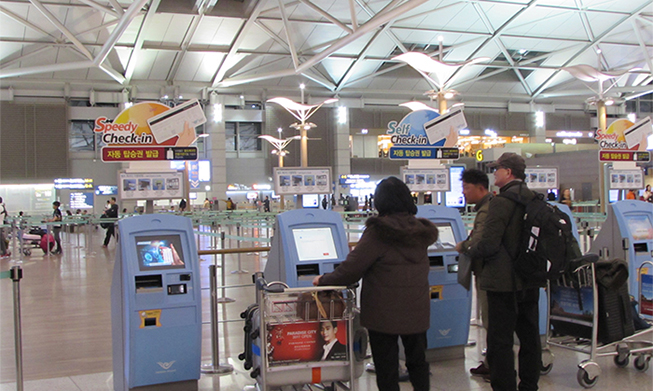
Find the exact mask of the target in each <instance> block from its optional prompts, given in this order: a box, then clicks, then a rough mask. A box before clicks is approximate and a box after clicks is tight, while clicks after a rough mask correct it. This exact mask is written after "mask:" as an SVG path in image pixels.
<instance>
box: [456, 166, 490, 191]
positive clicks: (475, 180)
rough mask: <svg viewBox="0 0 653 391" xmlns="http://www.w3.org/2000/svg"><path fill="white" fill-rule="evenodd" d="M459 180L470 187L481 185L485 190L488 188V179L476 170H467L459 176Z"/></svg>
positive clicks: (484, 174)
mask: <svg viewBox="0 0 653 391" xmlns="http://www.w3.org/2000/svg"><path fill="white" fill-rule="evenodd" d="M460 180H461V181H463V182H465V183H469V184H472V185H481V186H483V187H485V188H486V189H489V188H490V179H489V178H488V177H487V174H486V173H484V172H483V171H481V170H478V169H476V168H468V169H466V170H465V171H463V173H462V174H460Z"/></svg>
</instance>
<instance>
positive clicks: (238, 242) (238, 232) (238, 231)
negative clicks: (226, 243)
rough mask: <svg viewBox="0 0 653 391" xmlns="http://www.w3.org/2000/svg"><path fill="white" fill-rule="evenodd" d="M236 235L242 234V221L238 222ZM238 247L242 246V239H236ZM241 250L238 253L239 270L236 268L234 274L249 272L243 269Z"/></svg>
mask: <svg viewBox="0 0 653 391" xmlns="http://www.w3.org/2000/svg"><path fill="white" fill-rule="evenodd" d="M236 236H240V223H236ZM236 247H237V248H240V239H238V240H236ZM240 255H241V254H240V252H239V253H238V270H234V271H232V272H231V273H232V274H245V273H249V272H248V271H247V270H243V267H242V265H241V263H240Z"/></svg>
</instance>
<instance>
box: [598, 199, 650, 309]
mask: <svg viewBox="0 0 653 391" xmlns="http://www.w3.org/2000/svg"><path fill="white" fill-rule="evenodd" d="M590 252H592V253H595V254H598V255H599V256H600V257H601V259H615V258H620V259H623V260H625V261H627V262H628V274H629V276H630V277H629V279H628V281H629V285H628V290H629V292H630V294H631V295H633V296H635V297H637V296H638V290H639V287H638V284H639V279H638V278H637V270H638V269H639V267H640V266H642V263H644V261H649V262H650V261H651V259H652V258H653V204H651V203H648V202H644V201H635V200H626V201H619V202H616V203H614V204H610V205H609V206H608V218H607V219H606V220H605V222H604V223H603V226H601V230H600V231H599V234H598V235H597V236H596V239H595V240H594V242H593V243H592V246H591V248H590Z"/></svg>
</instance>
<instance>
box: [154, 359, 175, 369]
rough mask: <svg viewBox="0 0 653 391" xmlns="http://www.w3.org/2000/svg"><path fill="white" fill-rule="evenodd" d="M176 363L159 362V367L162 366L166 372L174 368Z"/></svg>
mask: <svg viewBox="0 0 653 391" xmlns="http://www.w3.org/2000/svg"><path fill="white" fill-rule="evenodd" d="M175 362H176V361H170V362H158V363H157V364H159V366H160V367H161V368H163V369H165V370H168V369H170V368H171V367H172V365H173V364H174V363H175Z"/></svg>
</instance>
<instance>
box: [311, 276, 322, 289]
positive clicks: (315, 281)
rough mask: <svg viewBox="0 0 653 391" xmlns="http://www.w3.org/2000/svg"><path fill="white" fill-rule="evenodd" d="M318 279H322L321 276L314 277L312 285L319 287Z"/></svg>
mask: <svg viewBox="0 0 653 391" xmlns="http://www.w3.org/2000/svg"><path fill="white" fill-rule="evenodd" d="M320 278H322V275H321V274H320V275H319V276H315V278H314V279H313V285H315V286H318V285H320Z"/></svg>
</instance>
